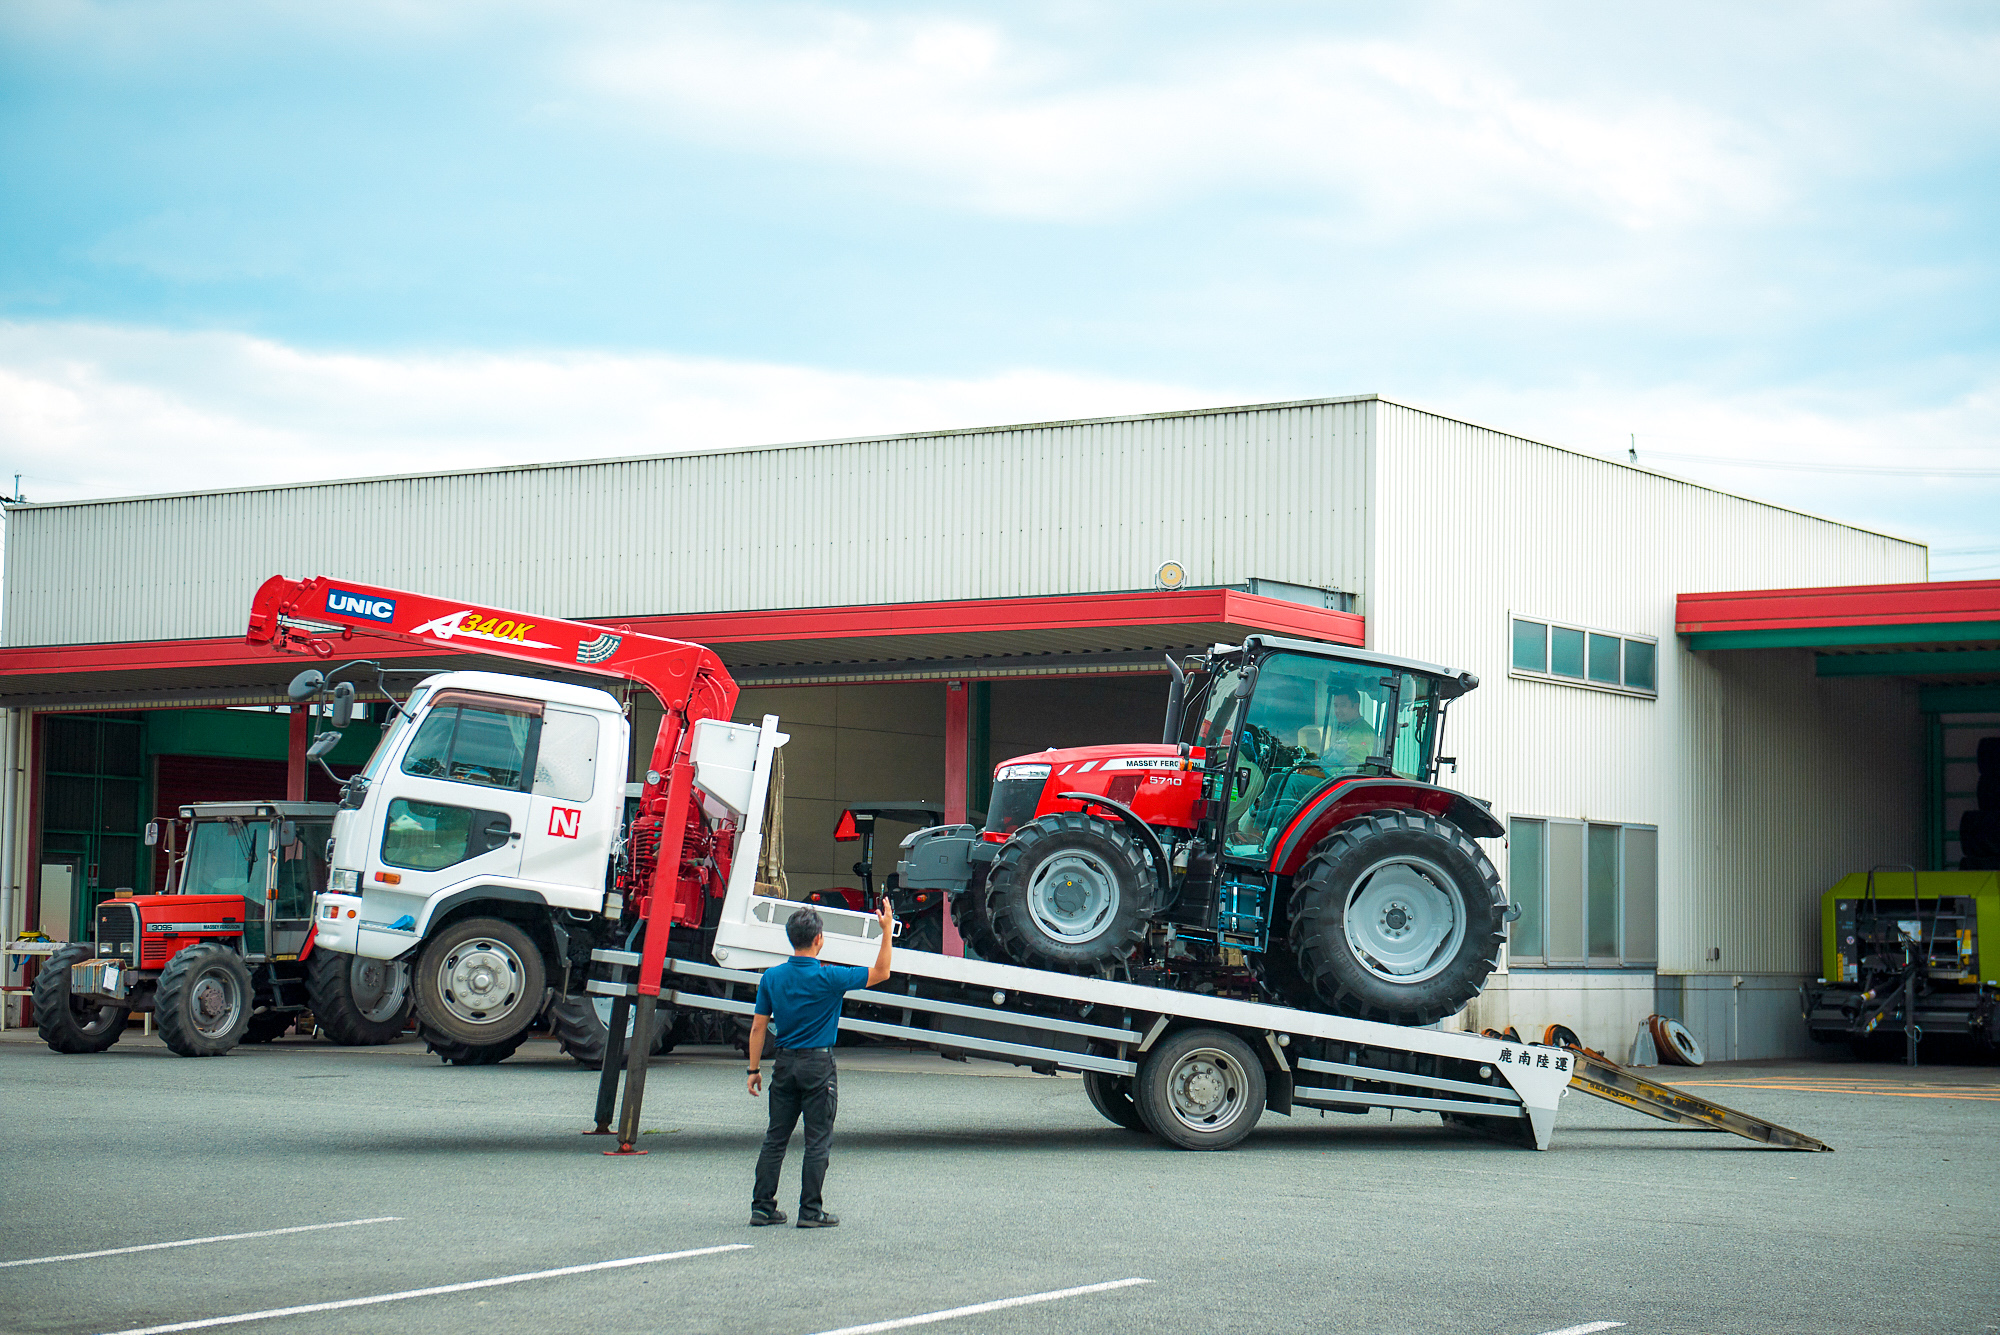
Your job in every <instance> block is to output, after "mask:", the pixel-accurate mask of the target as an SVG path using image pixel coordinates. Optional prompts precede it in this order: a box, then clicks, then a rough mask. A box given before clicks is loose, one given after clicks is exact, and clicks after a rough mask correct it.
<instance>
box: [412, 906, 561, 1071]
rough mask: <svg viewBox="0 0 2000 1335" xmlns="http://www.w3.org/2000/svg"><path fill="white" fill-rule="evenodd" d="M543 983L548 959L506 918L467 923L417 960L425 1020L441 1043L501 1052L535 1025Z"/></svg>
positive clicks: (446, 930) (454, 926)
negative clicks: (544, 968)
mask: <svg viewBox="0 0 2000 1335" xmlns="http://www.w3.org/2000/svg"><path fill="white" fill-rule="evenodd" d="M543 978H544V973H543V968H542V952H541V950H540V948H539V947H537V946H536V945H535V943H534V941H532V940H531V939H530V938H529V936H528V934H527V933H526V932H524V931H522V930H521V929H520V928H519V927H516V926H515V925H514V924H513V923H511V922H507V921H505V920H504V919H500V918H464V919H461V920H459V921H458V922H454V923H449V924H447V925H446V926H445V927H443V928H442V929H440V930H439V932H438V934H437V936H436V937H434V938H433V939H432V940H431V942H430V944H429V945H427V946H425V947H424V950H423V953H422V954H421V955H419V956H418V957H417V968H416V978H415V980H414V982H415V988H414V990H415V992H416V994H417V1014H418V1016H419V1017H420V1018H421V1019H422V1020H423V1023H424V1026H425V1027H426V1028H427V1029H430V1030H432V1031H434V1032H435V1033H436V1034H437V1036H438V1037H439V1038H442V1039H447V1040H449V1041H450V1042H452V1043H459V1044H464V1045H467V1046H469V1047H494V1046H497V1045H499V1044H502V1043H505V1042H507V1041H508V1040H509V1039H512V1038H515V1037H517V1036H518V1035H520V1034H522V1033H525V1032H526V1031H527V1028H528V1026H529V1025H531V1024H533V1023H534V1021H535V1016H536V1015H538V1014H539V1013H540V1012H541V1009H542V990H543V986H544V982H543ZM517 1046H518V1045H517ZM509 1051H512V1049H509Z"/></svg>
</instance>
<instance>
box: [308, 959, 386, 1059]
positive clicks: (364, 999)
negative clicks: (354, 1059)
mask: <svg viewBox="0 0 2000 1335" xmlns="http://www.w3.org/2000/svg"><path fill="white" fill-rule="evenodd" d="M306 1004H307V1005H308V1006H310V1007H311V1008H312V1013H313V1018H314V1019H315V1020H317V1021H319V1027H320V1029H321V1031H323V1032H324V1033H325V1034H326V1036H327V1037H329V1038H331V1039H332V1040H333V1041H334V1042H336V1043H339V1044H341V1045H343V1046H345V1047H350V1048H372V1047H379V1046H381V1045H382V1044H384V1043H393V1042H395V1041H396V1039H398V1038H400V1037H401V1036H402V1033H403V1029H404V1026H406V1025H407V1024H408V1023H409V1021H410V1004H411V1001H410V966H409V965H408V964H406V963H404V962H403V961H401V960H371V959H366V958H363V957H362V956H360V955H343V954H341V953H340V952H339V951H334V950H315V951H314V952H313V953H312V955H311V957H310V958H308V959H307V960H306Z"/></svg>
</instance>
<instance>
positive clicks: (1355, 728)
mask: <svg viewBox="0 0 2000 1335" xmlns="http://www.w3.org/2000/svg"><path fill="white" fill-rule="evenodd" d="M1332 703H1333V720H1332V723H1331V724H1330V725H1329V726H1328V727H1327V729H1326V737H1325V738H1324V744H1323V745H1322V746H1321V747H1320V756H1321V758H1322V759H1324V760H1325V761H1326V764H1327V767H1328V768H1329V769H1332V770H1335V771H1340V770H1349V771H1351V770H1358V769H1360V768H1361V766H1362V765H1363V764H1365V763H1366V762H1367V760H1368V757H1370V756H1372V755H1374V754H1375V748H1376V746H1377V744H1378V742H1379V739H1378V738H1377V737H1376V735H1375V729H1374V728H1373V727H1372V726H1371V725H1370V724H1369V723H1368V721H1367V720H1366V719H1364V718H1362V717H1361V692H1360V690H1359V689H1358V688H1356V687H1355V685H1354V684H1353V683H1352V682H1345V681H1343V682H1338V683H1336V684H1335V685H1334V688H1333V701H1332Z"/></svg>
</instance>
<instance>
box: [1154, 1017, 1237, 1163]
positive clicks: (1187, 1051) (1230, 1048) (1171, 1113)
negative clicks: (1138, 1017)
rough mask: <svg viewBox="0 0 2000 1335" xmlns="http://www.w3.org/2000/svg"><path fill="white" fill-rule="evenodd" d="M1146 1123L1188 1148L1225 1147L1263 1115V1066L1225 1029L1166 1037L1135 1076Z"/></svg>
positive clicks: (1190, 1032) (1161, 1137)
mask: <svg viewBox="0 0 2000 1335" xmlns="http://www.w3.org/2000/svg"><path fill="white" fill-rule="evenodd" d="M1132 1093H1133V1102H1134V1104H1135V1105H1137V1108H1138V1112H1139V1116H1140V1117H1141V1118H1143V1119H1144V1120H1145V1123H1146V1129H1147V1130H1149V1131H1151V1132H1152V1133H1153V1134H1154V1135H1156V1136H1158V1137H1159V1138H1160V1139H1162V1140H1164V1141H1166V1142H1167V1143H1168V1144H1171V1145H1177V1146H1179V1147H1180V1148H1181V1149H1184V1150H1226V1149H1228V1148H1229V1147H1230V1146H1231V1145H1234V1144H1235V1143H1236V1142H1237V1141H1239V1140H1241V1139H1243V1137H1245V1136H1247V1135H1249V1134H1250V1131H1251V1128H1253V1127H1255V1126H1256V1125H1257V1119H1258V1118H1259V1117H1262V1116H1263V1115H1264V1067H1263V1065H1262V1063H1260V1062H1259V1061H1258V1060H1257V1054H1256V1053H1254V1052H1252V1051H1251V1050H1250V1045H1249V1044H1248V1043H1245V1042H1244V1041H1243V1040H1242V1039H1240V1038H1238V1037H1237V1036H1236V1035H1234V1034H1232V1033H1230V1032H1228V1031H1227V1030H1224V1029H1185V1030H1182V1031H1181V1032H1180V1033H1177V1034H1174V1035H1172V1036H1171V1037H1169V1038H1167V1039H1165V1040H1163V1041H1162V1042H1161V1043H1160V1044H1159V1045H1158V1046H1157V1047H1155V1048H1154V1049H1153V1050H1152V1052H1150V1053H1149V1054H1147V1056H1146V1060H1145V1062H1144V1063H1143V1064H1141V1065H1140V1067H1139V1074H1138V1075H1137V1076H1136V1077H1134V1079H1133V1081H1132Z"/></svg>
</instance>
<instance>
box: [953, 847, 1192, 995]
mask: <svg viewBox="0 0 2000 1335" xmlns="http://www.w3.org/2000/svg"><path fill="white" fill-rule="evenodd" d="M1151 879H1152V878H1151V871H1150V867H1149V865H1148V863H1147V861H1146V854H1145V852H1144V851H1143V850H1142V849H1141V848H1140V846H1139V841H1138V840H1136V839H1134V838H1133V837H1132V836H1131V835H1129V834H1127V833H1126V832H1125V830H1124V829H1123V828H1122V827H1120V826H1117V825H1113V824H1111V823H1110V822H1108V821H1101V820H1098V819H1096V818H1095V817H1092V816H1086V815H1084V814H1083V813H1082V812H1080V811H1064V812H1057V813H1055V814H1054V815H1049V816H1043V817H1042V818H1041V819H1039V820H1034V821H1030V822H1028V823H1027V824H1026V825H1023V826H1021V827H1020V828H1019V829H1017V830H1015V831H1014V833H1013V836H1012V837H1011V838H1009V839H1008V840H1007V842H1006V843H1004V844H1002V845H1001V846H1000V851H999V852H998V853H997V854H995V855H994V858H993V867H992V870H990V871H989V872H988V873H987V875H986V912H987V916H988V917H989V918H991V919H992V923H993V935H994V936H995V937H996V938H997V939H998V941H999V945H1000V955H999V959H1000V960H1001V962H1003V963H1007V964H1020V965H1025V966H1026V967H1028V968H1031V969H1057V970H1061V971H1063V972H1067V973H1091V972H1095V971H1096V970H1098V969H1100V968H1102V967H1103V966H1105V965H1109V964H1114V963H1116V962H1118V961H1120V960H1123V959H1124V958H1126V957H1127V956H1128V955H1130V954H1131V953H1132V952H1133V951H1134V950H1136V949H1138V947H1139V945H1140V943H1141V942H1142V941H1144V940H1145V936H1146V908H1147V900H1148V899H1149V898H1150V896H1149V895H1148V893H1147V886H1148V883H1149V882H1150V880H1151Z"/></svg>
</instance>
